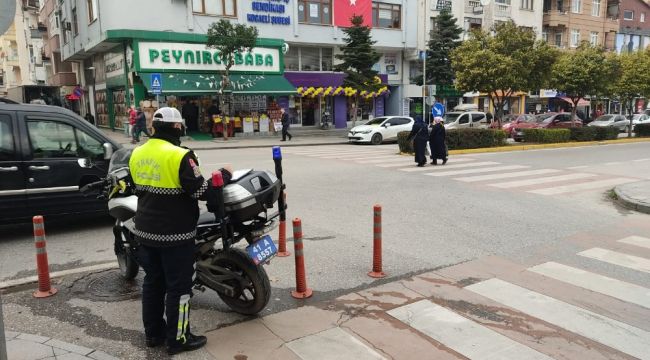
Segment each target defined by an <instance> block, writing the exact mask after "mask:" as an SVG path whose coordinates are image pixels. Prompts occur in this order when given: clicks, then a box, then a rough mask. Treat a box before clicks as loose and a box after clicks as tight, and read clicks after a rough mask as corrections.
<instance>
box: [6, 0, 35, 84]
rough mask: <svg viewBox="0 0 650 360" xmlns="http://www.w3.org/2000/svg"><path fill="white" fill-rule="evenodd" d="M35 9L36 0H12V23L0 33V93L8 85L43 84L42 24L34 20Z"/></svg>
mask: <svg viewBox="0 0 650 360" xmlns="http://www.w3.org/2000/svg"><path fill="white" fill-rule="evenodd" d="M38 8H39V3H38V1H37V0H16V14H15V17H14V23H13V24H12V25H11V27H10V28H9V30H7V31H6V32H5V34H3V35H0V96H6V95H7V93H8V89H9V88H15V87H19V86H29V85H44V84H45V81H46V71H45V64H44V61H43V57H42V49H43V39H42V34H43V32H44V31H45V27H44V25H43V24H41V23H39V21H38Z"/></svg>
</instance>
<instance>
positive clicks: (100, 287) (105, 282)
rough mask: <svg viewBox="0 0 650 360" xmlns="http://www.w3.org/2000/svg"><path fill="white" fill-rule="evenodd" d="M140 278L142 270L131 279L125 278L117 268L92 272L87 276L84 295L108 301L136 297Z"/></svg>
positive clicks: (139, 287) (138, 292) (138, 294)
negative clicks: (97, 272)
mask: <svg viewBox="0 0 650 360" xmlns="http://www.w3.org/2000/svg"><path fill="white" fill-rule="evenodd" d="M142 280H143V273H142V272H141V273H140V274H138V276H137V277H136V278H135V279H133V280H125V279H124V278H123V277H122V275H120V271H119V270H110V271H105V272H102V273H99V274H93V275H91V276H90V277H89V278H88V283H87V284H88V285H86V291H85V292H84V295H85V296H86V297H89V298H90V299H93V300H101V301H108V302H112V301H123V300H129V299H134V298H138V297H139V296H140V290H141V289H142Z"/></svg>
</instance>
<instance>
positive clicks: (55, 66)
mask: <svg viewBox="0 0 650 360" xmlns="http://www.w3.org/2000/svg"><path fill="white" fill-rule="evenodd" d="M57 1H58V0H41V7H40V11H39V20H40V23H41V24H45V26H46V28H47V30H46V31H45V32H44V33H43V57H44V59H46V60H47V61H46V63H45V64H46V75H47V84H48V85H51V86H56V87H58V88H59V89H60V93H61V94H62V95H63V96H65V95H67V94H71V93H72V92H73V91H74V88H75V86H76V85H77V84H79V83H80V81H79V80H80V79H78V78H77V71H78V68H79V67H80V66H79V65H78V64H77V63H73V62H69V61H62V60H61V34H62V32H61V28H62V27H63V26H65V25H66V24H62V22H61V18H60V17H61V13H60V11H57V10H56V8H57ZM64 34H66V35H67V33H64Z"/></svg>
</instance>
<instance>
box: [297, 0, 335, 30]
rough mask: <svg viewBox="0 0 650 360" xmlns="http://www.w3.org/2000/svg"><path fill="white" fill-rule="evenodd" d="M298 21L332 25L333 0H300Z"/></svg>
mask: <svg viewBox="0 0 650 360" xmlns="http://www.w3.org/2000/svg"><path fill="white" fill-rule="evenodd" d="M298 22H301V23H307V24H322V25H332V0H298Z"/></svg>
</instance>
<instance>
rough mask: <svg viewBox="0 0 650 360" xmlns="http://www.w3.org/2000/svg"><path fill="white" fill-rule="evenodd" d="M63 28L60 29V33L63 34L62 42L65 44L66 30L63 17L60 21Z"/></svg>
mask: <svg viewBox="0 0 650 360" xmlns="http://www.w3.org/2000/svg"><path fill="white" fill-rule="evenodd" d="M62 25H63V28H62V29H61V34H62V35H63V43H64V44H67V43H68V30H66V26H65V25H66V23H65V19H64V20H63V21H62Z"/></svg>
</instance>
